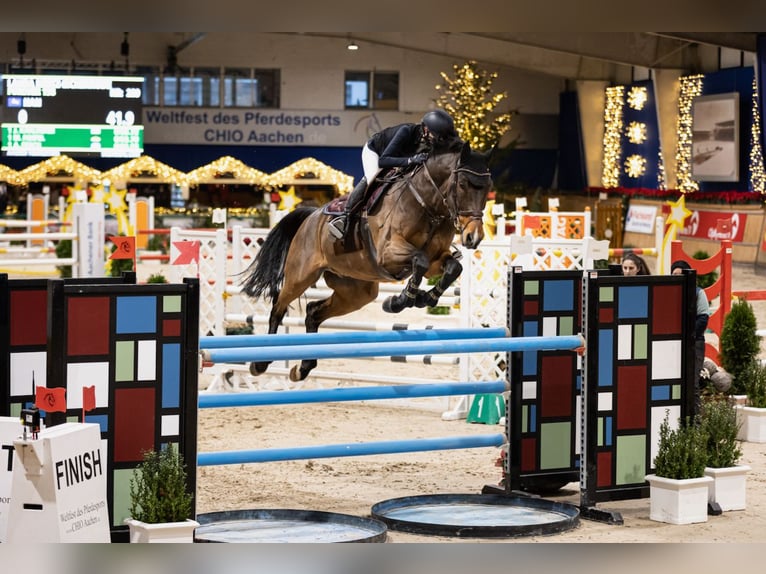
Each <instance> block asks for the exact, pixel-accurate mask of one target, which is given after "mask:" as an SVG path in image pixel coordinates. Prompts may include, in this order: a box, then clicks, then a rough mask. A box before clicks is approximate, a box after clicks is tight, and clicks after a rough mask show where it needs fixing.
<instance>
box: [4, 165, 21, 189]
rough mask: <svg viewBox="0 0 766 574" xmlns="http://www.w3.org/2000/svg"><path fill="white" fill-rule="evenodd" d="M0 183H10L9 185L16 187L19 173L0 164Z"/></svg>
mask: <svg viewBox="0 0 766 574" xmlns="http://www.w3.org/2000/svg"><path fill="white" fill-rule="evenodd" d="M0 181H4V182H6V183H10V184H11V185H18V181H19V172H18V171H16V170H15V169H13V168H12V167H8V166H7V165H4V164H2V163H0Z"/></svg>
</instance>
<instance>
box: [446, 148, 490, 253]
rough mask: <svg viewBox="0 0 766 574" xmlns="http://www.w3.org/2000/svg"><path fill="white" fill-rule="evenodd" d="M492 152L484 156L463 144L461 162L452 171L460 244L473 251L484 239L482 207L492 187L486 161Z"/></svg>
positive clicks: (487, 161)
mask: <svg viewBox="0 0 766 574" xmlns="http://www.w3.org/2000/svg"><path fill="white" fill-rule="evenodd" d="M491 155H492V150H490V151H489V152H486V153H480V152H477V151H473V150H472V149H471V146H470V145H469V144H468V143H465V144H463V148H462V150H461V152H460V160H459V162H458V164H457V167H456V168H455V170H454V177H455V181H456V185H455V190H454V192H453V201H454V202H455V208H456V212H457V219H458V224H459V229H460V239H461V242H462V244H463V245H464V246H465V247H466V248H468V249H476V247H478V245H479V243H481V240H482V239H484V220H483V217H484V206H485V205H486V203H487V195H488V194H489V191H490V189H491V188H492V176H491V174H490V171H489V159H490V156H491Z"/></svg>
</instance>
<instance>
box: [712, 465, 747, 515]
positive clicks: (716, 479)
mask: <svg viewBox="0 0 766 574" xmlns="http://www.w3.org/2000/svg"><path fill="white" fill-rule="evenodd" d="M749 470H750V467H749V466H746V465H744V464H742V465H737V466H730V467H727V468H710V467H706V468H705V476H709V477H711V478H712V479H713V482H712V484H710V487H709V488H708V501H710V502H717V503H718V506H720V507H721V510H723V511H724V512H725V511H727V510H745V490H746V489H745V485H746V482H747V473H748V471H749Z"/></svg>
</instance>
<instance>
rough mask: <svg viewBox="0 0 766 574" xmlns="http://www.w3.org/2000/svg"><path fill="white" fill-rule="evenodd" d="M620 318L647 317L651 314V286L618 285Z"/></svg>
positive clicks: (618, 314)
mask: <svg viewBox="0 0 766 574" xmlns="http://www.w3.org/2000/svg"><path fill="white" fill-rule="evenodd" d="M617 292H618V294H619V306H618V308H617V317H618V318H619V319H646V318H647V317H648V315H649V287H648V286H646V285H644V286H638V287H618V288H617Z"/></svg>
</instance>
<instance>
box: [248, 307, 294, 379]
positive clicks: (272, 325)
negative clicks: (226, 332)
mask: <svg viewBox="0 0 766 574" xmlns="http://www.w3.org/2000/svg"><path fill="white" fill-rule="evenodd" d="M285 313H287V307H286V306H281V305H279V304H276V305H274V306H273V307H272V308H271V313H270V314H269V335H273V334H274V333H276V332H277V330H278V329H279V326H280V325H281V324H282V319H283V318H284V316H285ZM270 364H271V361H259V362H253V363H250V374H251V375H253V376H254V377H257V376H258V375H260V374H263V373H265V372H266V369H268V368H269V365H270Z"/></svg>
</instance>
